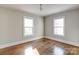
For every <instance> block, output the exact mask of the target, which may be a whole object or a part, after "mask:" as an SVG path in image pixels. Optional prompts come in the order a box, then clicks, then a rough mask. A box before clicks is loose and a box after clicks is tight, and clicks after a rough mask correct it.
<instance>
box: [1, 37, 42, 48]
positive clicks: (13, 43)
mask: <svg viewBox="0 0 79 59" xmlns="http://www.w3.org/2000/svg"><path fill="white" fill-rule="evenodd" d="M41 38H43V37H42V36H41V37H36V38H32V39H28V40H21V41H17V42H11V43H6V44H0V49H3V48H6V47H10V46H14V45H18V44H22V43H26V42H29V41H33V40H37V39H41Z"/></svg>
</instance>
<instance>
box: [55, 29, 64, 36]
mask: <svg viewBox="0 0 79 59" xmlns="http://www.w3.org/2000/svg"><path fill="white" fill-rule="evenodd" d="M54 34H56V35H64V31H63V28H62V27H60V28H54Z"/></svg>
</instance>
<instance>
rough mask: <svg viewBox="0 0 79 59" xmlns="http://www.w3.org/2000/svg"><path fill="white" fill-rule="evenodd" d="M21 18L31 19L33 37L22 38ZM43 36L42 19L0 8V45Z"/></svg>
mask: <svg viewBox="0 0 79 59" xmlns="http://www.w3.org/2000/svg"><path fill="white" fill-rule="evenodd" d="M23 16H27V17H33V19H34V36H33V37H30V38H24V37H23ZM41 36H43V18H42V17H40V16H36V15H33V14H30V13H26V12H22V11H18V10H13V9H8V8H1V7H0V44H4V43H8V42H10V43H11V42H15V41H17V42H18V41H21V40H28V39H32V38H37V37H41Z"/></svg>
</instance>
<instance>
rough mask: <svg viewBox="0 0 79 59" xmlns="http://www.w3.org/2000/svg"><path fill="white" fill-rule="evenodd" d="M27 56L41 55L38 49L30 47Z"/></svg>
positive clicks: (26, 52)
mask: <svg viewBox="0 0 79 59" xmlns="http://www.w3.org/2000/svg"><path fill="white" fill-rule="evenodd" d="M25 55H39V52H38V51H37V49H36V48H34V49H33V48H32V46H29V47H28V48H26V49H25Z"/></svg>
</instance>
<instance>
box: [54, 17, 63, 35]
mask: <svg viewBox="0 0 79 59" xmlns="http://www.w3.org/2000/svg"><path fill="white" fill-rule="evenodd" d="M54 34H55V35H60V36H64V18H59V19H54Z"/></svg>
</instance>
